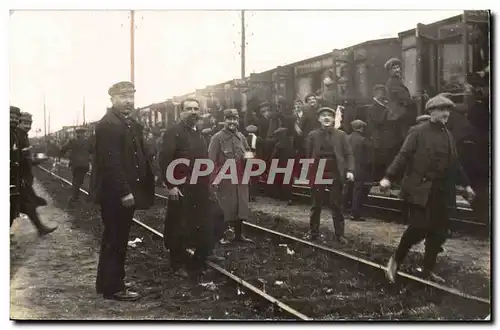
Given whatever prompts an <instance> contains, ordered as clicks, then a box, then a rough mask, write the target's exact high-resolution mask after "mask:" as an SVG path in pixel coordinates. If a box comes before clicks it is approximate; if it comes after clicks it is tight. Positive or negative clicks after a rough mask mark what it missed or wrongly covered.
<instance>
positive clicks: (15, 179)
mask: <svg viewBox="0 0 500 330" xmlns="http://www.w3.org/2000/svg"><path fill="white" fill-rule="evenodd" d="M20 117H21V110H20V109H19V108H18V107H14V106H10V225H11V226H12V223H13V222H14V219H15V218H17V217H18V216H19V208H20V202H21V200H20V198H21V195H20V194H21V146H20V142H19V137H18V136H17V125H18V124H19V119H20Z"/></svg>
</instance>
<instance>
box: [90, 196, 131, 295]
mask: <svg viewBox="0 0 500 330" xmlns="http://www.w3.org/2000/svg"><path fill="white" fill-rule="evenodd" d="M134 211H135V209H134V208H126V207H123V206H122V205H121V202H120V201H119V200H116V201H112V202H105V203H102V205H101V216H102V222H103V226H104V231H103V234H102V239H101V251H100V253H99V264H98V266H97V279H96V290H97V293H102V294H113V293H116V292H119V291H122V290H124V289H125V285H124V278H125V257H126V253H127V244H128V238H129V233H130V226H131V225H132V218H133V216H134Z"/></svg>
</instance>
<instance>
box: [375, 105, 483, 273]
mask: <svg viewBox="0 0 500 330" xmlns="http://www.w3.org/2000/svg"><path fill="white" fill-rule="evenodd" d="M454 107H455V104H454V103H453V102H452V101H451V100H450V99H448V98H446V97H445V96H443V95H437V96H435V97H433V98H432V99H430V100H429V101H427V104H426V106H425V108H426V110H427V111H429V113H430V116H431V118H430V121H429V122H428V123H424V124H420V125H418V126H415V127H414V128H412V129H411V131H410V133H409V134H408V136H407V137H406V140H405V142H404V144H403V146H402V147H401V150H400V151H399V153H398V155H397V156H396V158H395V159H394V161H393V162H392V164H391V165H390V166H389V168H388V169H387V172H386V176H385V177H384V178H383V179H382V180H381V181H380V186H381V187H382V188H384V189H388V188H389V187H390V185H391V181H389V180H390V179H392V178H393V177H394V175H395V173H397V172H398V170H399V169H400V168H406V172H405V177H404V178H403V181H402V187H401V192H402V197H403V199H404V200H405V201H407V202H408V203H409V208H410V219H409V223H410V224H409V226H408V228H407V229H406V231H405V232H404V233H403V236H402V237H401V241H400V242H399V246H398V248H397V250H396V252H395V253H394V255H393V256H392V257H391V258H390V260H389V263H388V265H387V269H386V275H387V278H388V279H389V280H390V281H391V282H394V281H395V276H396V272H397V269H398V267H399V265H400V264H401V263H402V262H403V260H404V258H405V257H406V254H407V253H408V251H409V250H410V249H411V247H412V246H413V245H415V244H418V243H419V242H420V241H422V240H423V239H425V256H424V267H423V275H424V276H425V277H430V278H431V279H433V280H437V281H443V279H442V278H440V277H439V276H437V275H435V274H434V273H433V272H432V270H433V268H434V265H435V263H436V259H437V255H438V253H439V251H440V248H441V246H442V245H443V243H444V242H445V240H446V238H447V230H448V226H449V225H448V222H449V218H448V207H447V205H448V203H447V200H448V198H455V193H454V187H455V181H456V179H457V175H458V176H460V179H461V181H462V183H464V185H465V186H466V191H467V194H468V198H469V199H473V198H474V191H473V190H472V188H471V187H470V185H469V183H468V182H469V181H468V178H467V176H466V174H465V172H464V170H463V168H462V165H461V164H460V162H459V160H458V155H457V151H456V147H455V140H454V139H453V136H452V135H451V133H450V132H449V131H448V129H447V128H446V122H447V121H448V117H449V115H450V110H452V109H453V108H454ZM450 192H452V193H451V194H450Z"/></svg>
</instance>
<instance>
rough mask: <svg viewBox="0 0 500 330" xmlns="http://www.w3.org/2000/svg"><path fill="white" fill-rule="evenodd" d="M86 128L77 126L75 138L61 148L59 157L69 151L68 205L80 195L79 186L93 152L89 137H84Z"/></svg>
mask: <svg viewBox="0 0 500 330" xmlns="http://www.w3.org/2000/svg"><path fill="white" fill-rule="evenodd" d="M85 132H86V129H85V128H84V127H78V128H77V129H76V139H72V140H70V141H69V142H68V143H67V144H66V145H64V146H63V147H62V148H61V153H60V155H59V158H61V157H64V155H65V154H66V152H68V151H71V154H70V157H69V166H70V168H71V171H72V174H73V186H72V190H73V191H72V196H71V198H70V200H69V205H70V206H72V205H73V203H74V202H77V201H78V199H79V197H80V187H81V186H82V184H83V181H84V180H85V175H87V173H88V171H89V162H90V161H91V159H90V155H91V154H92V153H93V150H92V145H91V143H90V141H89V139H87V138H85Z"/></svg>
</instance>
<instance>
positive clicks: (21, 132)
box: [17, 112, 57, 236]
mask: <svg viewBox="0 0 500 330" xmlns="http://www.w3.org/2000/svg"><path fill="white" fill-rule="evenodd" d="M31 123H32V116H31V114H29V113H27V112H23V113H21V120H20V123H19V126H18V127H17V136H18V138H19V143H20V148H21V163H20V167H21V205H20V206H21V207H20V211H21V213H24V214H26V215H27V216H28V218H29V219H30V220H31V222H32V223H33V225H34V226H35V227H36V228H37V229H38V234H39V235H40V236H43V235H46V234H49V233H51V232H53V231H54V230H56V229H57V226H53V227H49V226H47V225H45V224H43V223H42V221H41V220H40V217H39V216H38V212H37V211H36V208H37V207H39V206H44V205H47V201H45V199H43V198H41V197H39V196H38V195H37V194H36V193H35V190H34V189H33V172H32V168H31V167H32V166H33V164H32V158H31V146H30V143H29V139H28V132H29V131H30V130H31Z"/></svg>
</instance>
